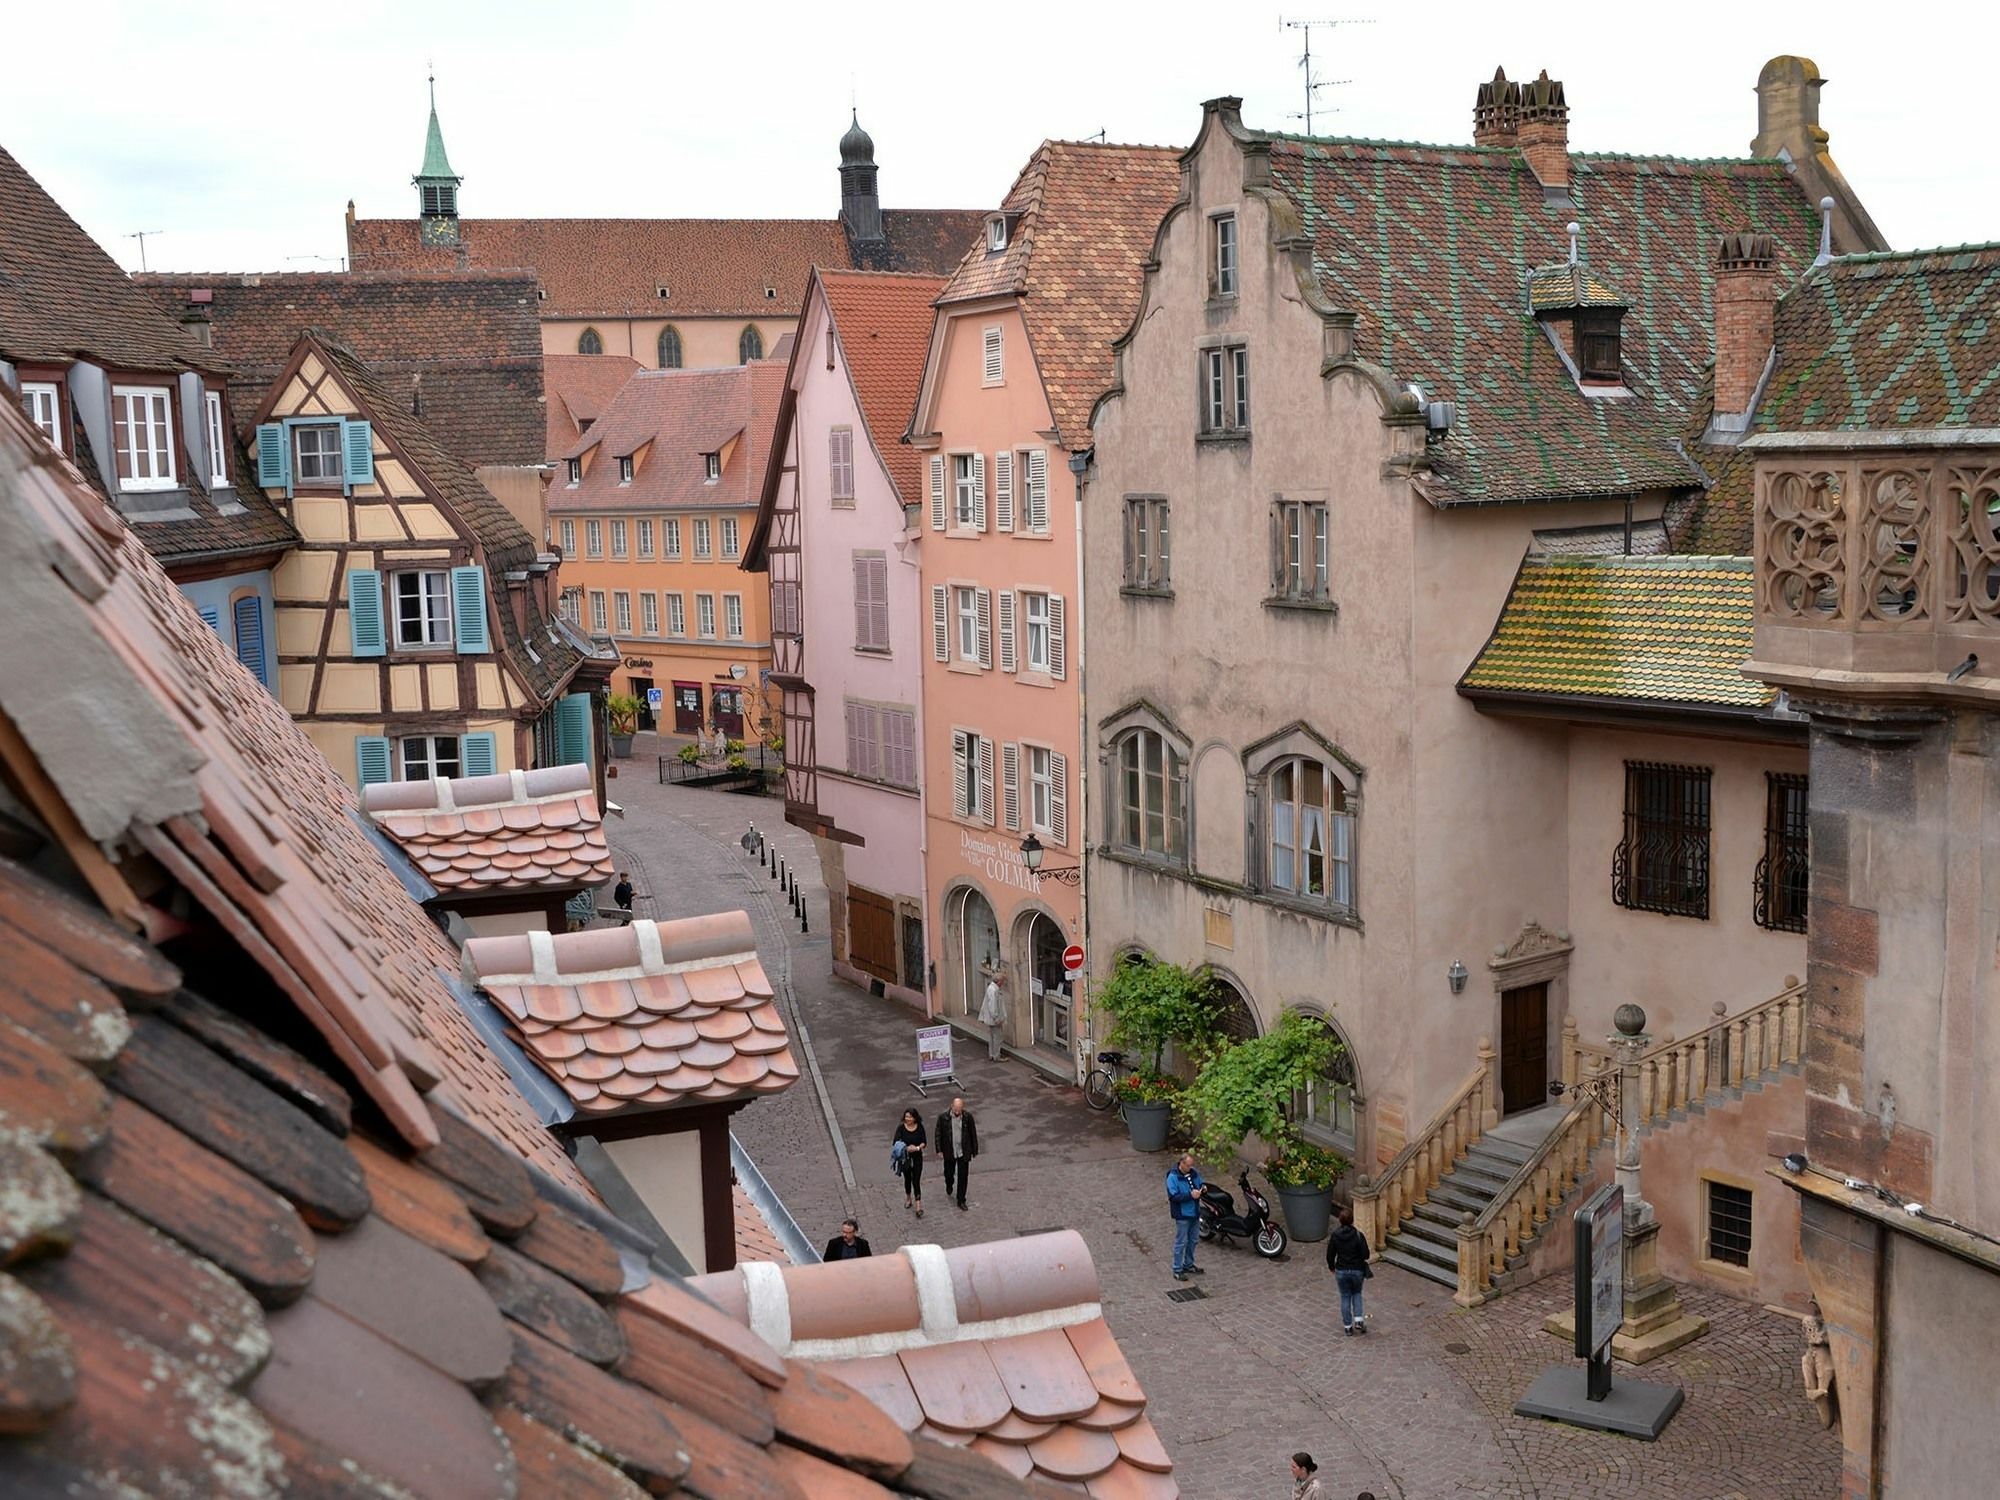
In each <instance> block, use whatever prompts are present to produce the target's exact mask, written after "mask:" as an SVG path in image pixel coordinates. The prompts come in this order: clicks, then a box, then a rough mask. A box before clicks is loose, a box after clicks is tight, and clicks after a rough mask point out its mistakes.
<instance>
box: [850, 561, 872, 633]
mask: <svg viewBox="0 0 2000 1500" xmlns="http://www.w3.org/2000/svg"><path fill="white" fill-rule="evenodd" d="M873 618H874V616H873V614H872V613H871V612H870V610H869V587H868V559H867V558H865V557H857V558H855V559H854V644H855V645H856V646H859V647H868V646H872V645H874V644H875V642H874V641H873V639H872V638H871V637H870V635H869V624H870V622H871V621H872V620H873Z"/></svg>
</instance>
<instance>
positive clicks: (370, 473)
mask: <svg viewBox="0 0 2000 1500" xmlns="http://www.w3.org/2000/svg"><path fill="white" fill-rule="evenodd" d="M340 442H341V448H342V451H343V452H344V453H345V454H346V464H345V466H344V467H345V469H346V473H347V487H348V489H350V490H352V489H353V488H354V487H355V486H356V485H357V484H373V483H374V482H375V429H374V427H373V426H371V425H370V424H369V423H367V422H363V421H360V420H358V419H350V420H348V421H345V422H342V423H341V424H340Z"/></svg>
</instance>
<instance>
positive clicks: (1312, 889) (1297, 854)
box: [1264, 755, 1354, 911]
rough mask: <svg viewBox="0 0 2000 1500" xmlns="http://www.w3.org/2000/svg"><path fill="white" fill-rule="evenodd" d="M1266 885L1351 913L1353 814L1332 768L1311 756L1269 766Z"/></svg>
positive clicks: (1297, 757) (1266, 819)
mask: <svg viewBox="0 0 2000 1500" xmlns="http://www.w3.org/2000/svg"><path fill="white" fill-rule="evenodd" d="M1266 786H1267V794H1266V798H1265V801H1266V804H1267V811H1266V814H1265V840H1264V846H1265V853H1266V868H1265V872H1264V875H1265V881H1266V883H1267V884H1268V885H1269V887H1270V888H1271V889H1272V890H1274V891H1281V892H1283V893H1285V894H1286V895H1290V896H1297V897H1299V898H1300V899H1302V900H1306V901H1316V902H1324V903H1325V904H1327V905H1329V906H1332V907H1335V908H1337V909H1339V910H1342V911H1352V910H1353V909H1354V816H1353V814H1352V813H1351V812H1350V811H1349V809H1348V800H1347V788H1346V787H1345V786H1343V785H1342V784H1341V781H1340V778H1339V777H1337V776H1336V775H1335V774H1334V772H1333V768H1332V767H1331V766H1329V765H1328V764H1327V763H1326V762H1324V761H1321V760H1315V759H1313V758H1312V757H1310V756H1304V755H1299V756H1292V757H1290V758H1288V759H1286V760H1281V761H1279V762H1278V763H1277V765H1276V766H1274V767H1272V769H1271V771H1270V773H1269V775H1268V777H1267V780H1266Z"/></svg>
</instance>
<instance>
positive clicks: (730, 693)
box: [709, 687, 743, 740]
mask: <svg viewBox="0 0 2000 1500" xmlns="http://www.w3.org/2000/svg"><path fill="white" fill-rule="evenodd" d="M709 701H710V703H711V704H712V705H713V707H714V709H715V727H716V728H717V729H720V730H721V731H722V732H723V734H724V735H725V736H726V737H727V738H729V739H732V740H740V739H742V738H743V690H742V689H741V688H733V687H719V688H712V689H710V690H709Z"/></svg>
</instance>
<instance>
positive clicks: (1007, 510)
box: [993, 452, 1014, 531]
mask: <svg viewBox="0 0 2000 1500" xmlns="http://www.w3.org/2000/svg"><path fill="white" fill-rule="evenodd" d="M993 529H994V530H995V531H1012V530H1013V529H1014V455H1013V454H1011V453H1007V452H1000V453H996V454H994V455H993Z"/></svg>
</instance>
